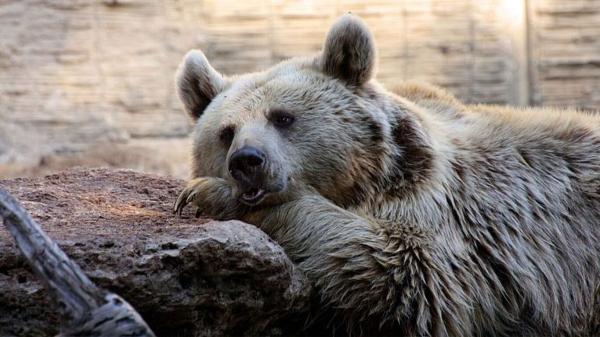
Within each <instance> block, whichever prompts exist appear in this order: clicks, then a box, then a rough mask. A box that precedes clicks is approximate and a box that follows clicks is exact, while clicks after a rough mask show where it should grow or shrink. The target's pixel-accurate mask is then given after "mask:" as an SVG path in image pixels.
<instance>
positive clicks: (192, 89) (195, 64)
mask: <svg viewBox="0 0 600 337" xmlns="http://www.w3.org/2000/svg"><path fill="white" fill-rule="evenodd" d="M175 79H176V84H177V93H178V94H179V99H180V100H181V102H182V103H183V106H184V107H185V110H186V111H187V113H188V114H189V115H190V117H192V118H193V119H194V120H197V119H198V118H199V117H200V116H201V115H202V113H203V112H204V109H206V107H207V106H208V104H210V102H211V101H212V99H213V98H215V96H217V95H218V94H219V93H220V92H221V91H223V88H225V78H223V76H222V75H221V74H219V73H218V72H217V71H216V70H215V69H214V68H213V67H212V66H211V65H210V63H208V60H207V59H206V56H204V54H203V53H202V52H201V51H199V50H191V51H189V52H188V53H187V54H186V55H185V57H184V59H183V61H182V62H181V64H180V65H179V69H178V70H177V75H176V76H175Z"/></svg>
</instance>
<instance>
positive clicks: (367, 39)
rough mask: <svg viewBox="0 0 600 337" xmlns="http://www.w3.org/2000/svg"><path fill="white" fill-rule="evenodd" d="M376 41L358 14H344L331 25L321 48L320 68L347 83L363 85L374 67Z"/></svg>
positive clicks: (371, 74) (369, 77)
mask: <svg viewBox="0 0 600 337" xmlns="http://www.w3.org/2000/svg"><path fill="white" fill-rule="evenodd" d="M375 54H376V52H375V41H374V39H373V36H372V35H371V32H370V31H369V28H367V26H366V25H365V24H364V23H363V21H362V20H361V19H359V18H358V17H356V16H354V15H351V14H345V15H344V16H342V17H341V18H340V19H338V21H337V22H336V23H335V24H334V25H333V26H332V27H331V29H330V30H329V33H328V34H327V40H326V41H325V46H324V48H323V55H322V67H323V71H324V72H325V73H326V74H328V75H331V76H333V77H335V78H339V79H341V80H343V81H345V82H346V83H348V84H350V85H362V84H364V83H365V82H367V81H368V80H370V79H371V77H372V76H373V73H374V71H375V70H374V69H375V61H376V56H375Z"/></svg>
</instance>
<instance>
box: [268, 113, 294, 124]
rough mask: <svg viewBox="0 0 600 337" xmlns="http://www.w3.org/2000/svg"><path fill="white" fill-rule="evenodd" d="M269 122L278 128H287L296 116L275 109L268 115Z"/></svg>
mask: <svg viewBox="0 0 600 337" xmlns="http://www.w3.org/2000/svg"><path fill="white" fill-rule="evenodd" d="M269 117H270V118H269V119H270V120H271V122H272V123H273V124H274V125H275V126H276V127H278V128H287V127H289V126H290V125H292V124H293V123H294V121H295V120H296V117H294V116H293V115H292V114H290V113H289V112H286V111H282V110H275V111H273V112H271V114H270V116H269Z"/></svg>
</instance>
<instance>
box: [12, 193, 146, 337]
mask: <svg viewBox="0 0 600 337" xmlns="http://www.w3.org/2000/svg"><path fill="white" fill-rule="evenodd" d="M0 218H2V219H3V222H4V225H5V226H6V227H7V228H8V230H9V231H10V233H11V234H12V236H13V237H14V238H15V241H16V242H17V246H18V247H19V249H20V250H21V252H22V253H23V255H24V256H25V258H26V259H27V262H28V263H29V265H30V266H31V268H32V269H33V271H34V273H35V274H36V275H37V276H38V277H39V278H40V279H41V280H42V281H43V282H44V283H45V285H46V287H47V288H48V291H49V293H50V295H51V296H52V297H53V298H54V299H55V300H56V301H57V302H58V304H59V308H60V309H59V310H60V314H61V316H62V318H63V320H64V322H63V323H64V327H63V332H62V333H61V335H60V336H63V337H68V336H73V337H74V336H81V337H82V336H103V337H115V336H139V337H154V333H153V332H152V330H150V328H149V327H148V325H147V324H146V322H144V320H143V319H142V317H141V316H140V315H139V314H138V313H137V311H135V309H133V307H131V305H129V303H127V302H126V301H125V300H124V299H122V298H121V297H119V296H118V295H116V294H112V293H109V292H107V291H105V290H103V289H101V288H99V287H97V286H96V285H95V284H94V283H93V282H92V281H91V280H90V279H89V278H88V277H87V276H86V275H85V274H84V273H83V271H82V270H81V268H80V267H79V265H77V264H76V263H75V262H74V261H73V260H71V259H70V258H69V257H68V256H67V255H66V254H65V252H63V251H62V249H60V247H58V245H57V244H56V242H54V241H53V240H52V239H50V237H48V236H47V235H46V233H45V232H44V231H43V230H42V229H41V228H40V227H39V226H38V224H37V223H36V222H35V221H34V220H33V219H32V218H31V216H30V215H29V214H28V213H27V212H26V211H25V210H24V209H23V207H22V206H21V205H20V204H19V203H18V202H17V201H16V200H15V198H13V197H12V196H11V195H10V194H9V193H8V192H6V191H4V190H2V189H0Z"/></svg>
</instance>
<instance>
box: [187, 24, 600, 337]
mask: <svg viewBox="0 0 600 337" xmlns="http://www.w3.org/2000/svg"><path fill="white" fill-rule="evenodd" d="M375 69H376V50H375V47H374V41H373V37H372V36H371V33H370V32H369V30H368V29H367V28H366V26H365V25H364V24H363V23H362V21H361V20H360V19H358V18H356V17H354V16H352V15H345V16H343V17H342V18H341V19H339V20H338V21H337V22H336V23H335V24H334V25H333V27H332V28H331V30H330V32H329V34H328V36H327V39H326V42H325V45H324V49H323V51H322V52H321V53H319V54H318V55H316V56H313V57H308V58H294V59H291V60H288V61H285V62H282V63H280V64H278V65H276V66H274V67H273V68H271V69H268V70H266V71H264V72H258V73H251V74H245V75H240V76H235V77H226V76H223V75H221V74H219V73H218V72H217V71H215V70H214V69H213V68H212V67H211V66H210V64H209V62H208V61H207V59H206V58H205V57H204V55H203V54H202V53H201V52H200V51H191V52H190V53H188V55H187V56H186V57H185V59H184V61H183V63H182V65H181V66H180V69H179V71H178V75H177V86H178V91H179V95H180V97H181V100H182V102H183V104H184V107H185V109H186V111H187V112H188V113H189V114H190V116H191V117H192V118H193V119H194V121H195V131H194V136H193V137H194V138H193V156H192V157H193V159H192V171H193V179H192V180H191V181H190V182H189V184H188V186H187V187H186V188H185V190H184V191H183V192H182V194H181V196H180V197H179V199H178V200H177V202H176V205H175V210H176V211H179V212H181V210H182V209H183V207H185V205H186V204H192V205H194V206H195V207H197V212H198V214H202V215H206V216H211V217H214V218H218V219H240V220H244V221H247V222H249V223H252V224H254V225H256V226H258V227H259V228H261V229H263V230H264V231H265V232H267V233H268V234H269V235H270V236H271V237H273V238H274V239H275V240H276V241H277V242H279V243H280V244H281V245H282V246H283V247H284V249H285V250H286V252H287V254H288V255H289V256H290V257H291V258H292V259H293V260H294V261H295V263H296V264H297V266H298V267H299V268H300V269H301V270H303V271H304V272H305V273H306V275H308V276H309V277H310V278H311V279H312V280H313V281H314V283H315V285H316V286H317V289H318V291H319V295H320V301H321V305H322V308H326V309H327V310H329V311H330V312H332V313H333V317H332V318H331V322H332V324H333V325H334V326H343V327H344V328H345V329H347V331H348V332H349V333H354V334H361V335H362V334H369V335H373V334H378V333H379V334H388V335H403V336H598V334H599V333H600V328H599V326H598V323H597V322H598V316H600V313H599V312H600V306H599V304H600V301H599V298H600V290H599V289H600V118H599V117H598V116H594V115H591V114H585V113H582V112H577V111H567V110H554V109H549V108H532V109H519V108H511V107H499V106H477V105H465V104H463V103H461V102H460V101H458V100H457V99H456V98H455V97H453V96H452V95H450V94H448V93H446V92H445V91H443V90H442V89H439V88H436V87H433V86H427V85H419V84H404V85H399V86H398V87H396V88H394V90H393V91H394V93H392V92H390V91H387V90H386V89H384V88H383V87H382V86H380V85H379V84H378V83H377V82H376V81H375V80H374V79H373V76H374V73H375ZM247 149H251V150H252V151H254V152H251V153H250V154H249V155H248V156H250V157H244V159H243V160H242V162H243V165H246V166H243V165H242V167H243V169H244V170H245V171H243V172H242V173H240V172H241V171H239V170H240V169H239V166H237V165H238V162H239V160H238V158H237V157H239V156H240V151H242V150H244V151H246V150H247ZM242 152H243V151H242ZM244 153H245V154H248V153H247V152H244ZM256 153H258V155H256ZM252 156H254V157H252ZM232 157H236V159H235V160H234V159H232ZM248 158H250V159H252V160H250V159H248ZM257 158H258V159H257ZM244 160H246V161H244ZM234 162H235V163H234ZM234 164H235V165H234Z"/></svg>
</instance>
